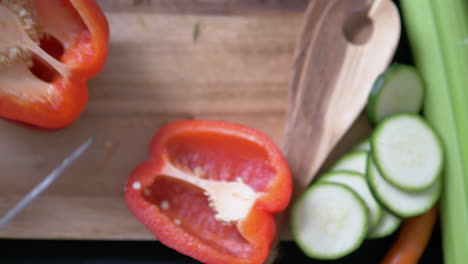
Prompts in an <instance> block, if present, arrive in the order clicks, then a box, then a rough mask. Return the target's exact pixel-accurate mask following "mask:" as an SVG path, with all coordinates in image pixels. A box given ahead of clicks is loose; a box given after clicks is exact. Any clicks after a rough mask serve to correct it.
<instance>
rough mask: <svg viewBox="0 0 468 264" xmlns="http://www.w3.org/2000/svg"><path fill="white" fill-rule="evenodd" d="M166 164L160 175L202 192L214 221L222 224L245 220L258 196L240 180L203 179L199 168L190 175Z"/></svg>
mask: <svg viewBox="0 0 468 264" xmlns="http://www.w3.org/2000/svg"><path fill="white" fill-rule="evenodd" d="M167 164H168V165H167V166H166V167H165V169H164V170H163V172H162V174H163V175H165V176H169V177H172V178H175V179H178V180H182V181H185V182H188V183H190V184H193V185H195V186H197V187H198V188H200V189H202V190H204V194H205V195H206V196H207V197H208V200H209V205H210V207H211V208H212V209H213V210H214V211H215V212H216V214H215V219H216V220H218V221H221V222H223V223H226V224H230V223H233V222H235V221H239V220H242V219H244V218H246V217H247V215H248V214H249V212H250V210H251V209H252V207H253V205H254V204H255V201H256V199H257V197H258V195H259V194H258V193H256V192H255V191H254V190H253V189H252V188H251V187H250V186H249V185H247V184H245V183H244V182H243V181H242V179H241V178H237V180H236V181H229V182H228V181H217V180H210V179H203V178H201V177H200V175H199V173H200V170H201V169H200V168H198V169H197V170H196V171H197V173H195V175H191V174H188V173H186V172H184V171H182V170H180V169H178V168H176V167H175V166H173V165H170V163H167Z"/></svg>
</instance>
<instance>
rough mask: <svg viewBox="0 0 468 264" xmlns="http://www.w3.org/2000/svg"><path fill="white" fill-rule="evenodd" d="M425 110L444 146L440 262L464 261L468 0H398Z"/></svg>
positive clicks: (467, 236) (467, 233) (467, 244)
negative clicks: (423, 93) (420, 81)
mask: <svg viewBox="0 0 468 264" xmlns="http://www.w3.org/2000/svg"><path fill="white" fill-rule="evenodd" d="M400 2H401V6H402V11H403V20H404V23H405V25H406V30H407V32H408V38H409V41H410V44H411V48H412V51H413V57H414V60H415V64H416V66H417V67H418V69H419V71H420V73H421V75H422V77H423V79H424V81H425V83H426V87H427V88H426V89H427V92H426V98H425V107H424V114H425V116H426V118H427V119H428V121H429V122H430V123H431V124H432V125H433V126H434V127H435V128H436V130H437V131H438V132H439V134H440V135H441V137H442V141H443V142H444V145H445V148H446V162H445V171H444V175H443V179H444V188H443V193H442V197H441V204H440V206H441V223H442V240H443V251H444V260H445V261H444V262H445V263H448V264H465V263H467V261H468V41H467V40H468V1H466V0H401V1H400Z"/></svg>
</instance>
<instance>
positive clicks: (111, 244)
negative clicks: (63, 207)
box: [0, 225, 443, 264]
mask: <svg viewBox="0 0 468 264" xmlns="http://www.w3.org/2000/svg"><path fill="white" fill-rule="evenodd" d="M396 237H397V233H395V234H393V235H392V236H390V237H387V238H384V239H377V240H367V241H365V242H364V244H363V245H362V246H361V248H360V249H359V250H358V251H356V252H354V253H352V254H351V255H349V256H347V257H345V258H342V259H340V260H338V261H315V260H312V259H310V258H308V257H307V256H305V255H304V254H303V253H302V252H301V251H300V250H299V248H298V247H297V246H296V245H295V243H294V242H283V243H281V245H280V251H279V255H280V258H279V259H278V261H277V263H312V261H313V263H315V264H320V263H324V264H325V263H334V264H335V263H343V264H344V263H347V264H353V263H356V264H357V263H359V264H365V263H378V262H379V261H380V260H381V259H382V257H383V256H384V255H385V253H386V252H387V250H388V249H389V248H390V246H391V245H392V243H393V241H394V240H395V238H396ZM0 248H1V254H0V263H2V264H3V263H4V264H20V263H21V264H23V263H25V264H26V263H28V264H29V263H34V264H36V263H37V264H45V263H47V264H55V263H57V264H58V263H63V264H111V263H112V264H130V263H134V264H149V263H158V264H169V263H179V264H189V263H198V262H196V261H194V260H192V259H190V258H188V257H185V256H183V255H182V254H179V253H177V252H176V251H174V250H172V249H168V248H167V247H165V246H164V245H162V244H161V243H159V242H156V241H79V240H76V241H70V240H68V241H62V240H17V239H15V240H10V239H2V240H0ZM420 263H422V264H425V263H443V260H442V250H441V243H440V229H439V227H438V225H437V228H436V229H435V230H434V233H433V236H432V239H431V241H430V243H429V245H428V248H427V249H426V251H425V253H424V255H423V257H422V258H421V261H420Z"/></svg>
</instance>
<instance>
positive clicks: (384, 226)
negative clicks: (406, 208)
mask: <svg viewBox="0 0 468 264" xmlns="http://www.w3.org/2000/svg"><path fill="white" fill-rule="evenodd" d="M400 223H401V218H400V217H398V216H396V215H393V214H391V213H389V212H388V211H387V210H383V214H382V219H380V222H379V224H378V225H377V226H375V227H374V228H372V229H371V230H370V231H369V233H368V234H367V238H370V239H375V238H383V237H386V236H389V235H391V234H392V233H393V232H395V230H397V228H398V227H399V226H400Z"/></svg>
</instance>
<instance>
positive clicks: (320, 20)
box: [282, 0, 400, 195]
mask: <svg viewBox="0 0 468 264" xmlns="http://www.w3.org/2000/svg"><path fill="white" fill-rule="evenodd" d="M399 36H400V18H399V14H398V10H397V8H396V7H395V5H394V4H393V2H392V1H390V0H375V1H374V2H373V1H368V0H312V1H311V2H310V4H309V6H308V8H307V11H306V14H305V20H304V23H303V28H302V34H301V37H300V40H299V42H298V45H297V48H296V54H295V64H294V75H293V79H292V83H291V86H290V94H289V106H288V113H287V119H286V120H287V121H286V126H285V131H284V140H283V148H282V149H283V151H284V154H285V156H286V158H287V160H288V162H289V165H290V167H291V171H292V174H293V178H294V187H295V192H294V193H295V194H296V195H297V194H298V193H300V192H302V191H303V190H304V189H305V188H306V187H307V186H308V185H309V183H310V182H311V180H312V179H313V178H314V176H315V174H316V172H317V171H318V169H319V168H320V166H321V165H322V164H323V162H324V161H325V159H326V157H327V156H328V154H329V153H330V151H331V150H332V149H333V147H334V146H335V144H336V143H337V142H338V141H339V139H340V138H341V137H342V136H343V135H344V134H345V132H346V131H347V130H348V129H349V128H350V126H351V125H352V123H353V122H354V121H355V120H356V119H357V117H358V116H359V114H360V113H361V112H362V110H363V108H364V106H365V104H366V101H367V96H368V94H369V92H370V90H371V88H372V84H373V82H374V81H375V79H376V78H377V77H378V75H379V74H380V73H382V72H383V71H384V70H385V69H386V67H387V66H388V65H389V63H390V62H391V60H392V57H393V55H394V52H395V49H396V47H397V44H398V41H399Z"/></svg>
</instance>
